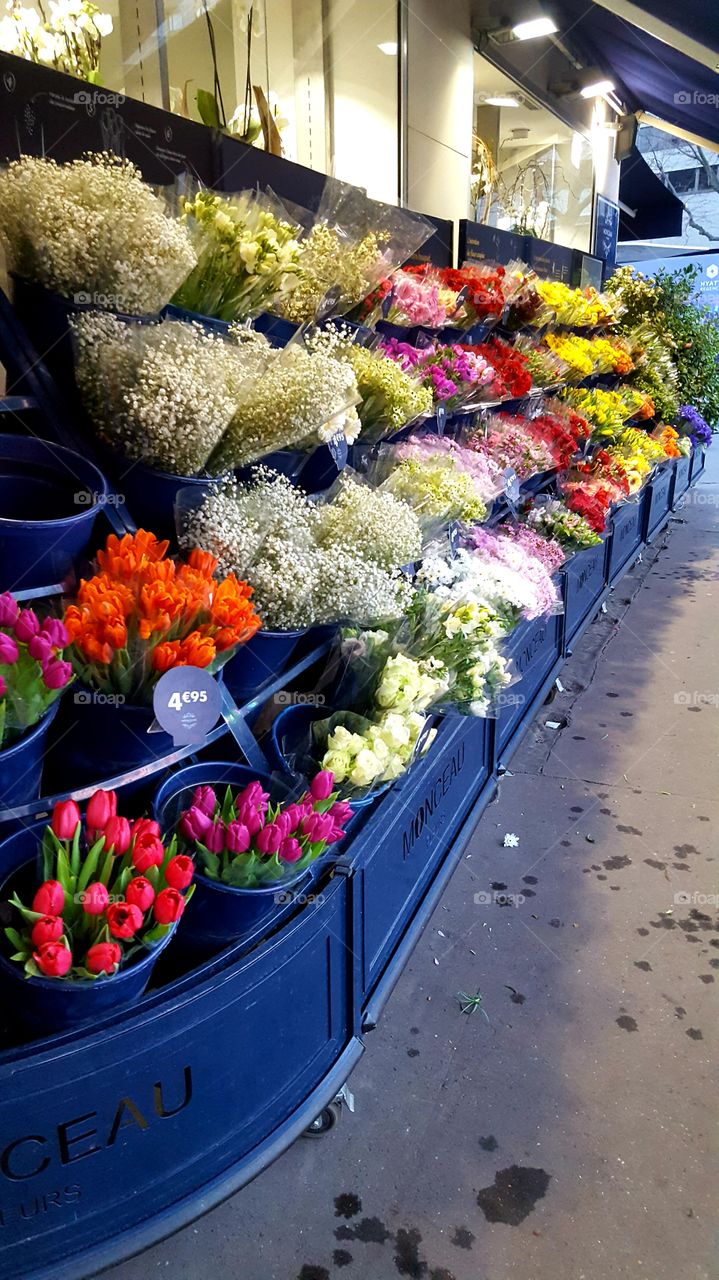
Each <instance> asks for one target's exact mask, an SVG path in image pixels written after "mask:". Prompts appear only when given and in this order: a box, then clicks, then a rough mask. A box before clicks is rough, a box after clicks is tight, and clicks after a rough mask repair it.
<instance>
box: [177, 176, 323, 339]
mask: <svg viewBox="0 0 719 1280" xmlns="http://www.w3.org/2000/svg"><path fill="white" fill-rule="evenodd" d="M180 208H181V213H182V218H181V220H182V222H183V223H184V224H185V225H186V226H187V228H188V230H189V232H190V239H191V242H192V245H193V248H194V250H195V253H196V255H197V266H196V267H194V268H193V270H192V271H191V272H190V274H189V276H188V277H187V279H186V280H185V281H184V282H183V283H182V284H181V285H180V287H179V289H178V290H177V292H176V293H175V295H174V297H173V299H172V301H173V303H174V304H175V305H176V306H179V307H185V308H186V309H187V310H188V311H193V312H199V313H201V314H202V315H206V316H215V317H216V318H217V319H219V320H227V321H236V320H245V319H247V318H248V317H250V316H255V315H257V314H258V313H259V312H260V311H270V310H272V308H273V305H274V304H275V303H278V304H279V305H280V306H281V305H282V299H284V298H285V297H287V296H288V295H289V294H290V293H291V291H292V288H293V287H294V285H295V283H296V279H297V263H298V258H299V244H298V240H297V234H298V232H299V230H300V228H299V227H298V226H297V225H296V224H295V223H292V222H290V221H289V218H288V217H287V216H282V215H283V213H284V211H283V210H282V209H281V207H280V206H278V204H277V202H276V201H274V200H272V199H271V198H270V197H269V196H266V195H262V194H261V193H259V192H254V191H243V192H240V193H239V195H236V196H230V197H225V196H220V195H217V193H216V192H214V191H198V192H197V194H196V195H195V196H194V198H192V199H188V198H186V197H183V198H181V200H180Z"/></svg>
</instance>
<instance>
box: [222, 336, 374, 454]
mask: <svg viewBox="0 0 719 1280" xmlns="http://www.w3.org/2000/svg"><path fill="white" fill-rule="evenodd" d="M359 398H360V396H359V391H358V390H357V382H356V379H355V375H354V371H353V370H352V368H351V366H350V365H348V364H347V363H346V362H345V361H343V360H337V359H336V358H335V357H334V356H332V355H330V354H328V353H327V352H325V351H321V350H318V351H313V350H311V349H310V348H309V347H308V346H307V344H306V342H305V341H304V339H303V338H298V339H296V340H293V341H292V342H290V343H289V344H288V345H287V346H286V347H285V348H284V349H283V350H282V351H280V352H279V353H278V354H277V355H276V356H275V358H274V359H273V360H272V362H271V363H270V364H269V365H268V366H267V367H266V369H265V370H264V372H263V373H262V374H261V375H260V376H259V377H258V378H257V379H251V380H248V381H247V382H246V383H245V384H244V386H243V389H242V395H241V397H240V399H239V402H238V405H237V408H236V411H235V414H234V416H233V419H232V422H231V423H230V426H229V428H228V430H227V432H226V433H225V435H224V437H223V439H222V441H221V442H220V444H219V445H218V447H217V449H216V450H215V452H214V453H213V455H212V458H211V459H210V468H211V470H213V471H214V472H215V473H217V472H220V471H223V470H228V469H229V468H230V467H242V466H247V465H248V464H249V463H251V462H256V461H258V459H260V458H263V457H265V456H266V455H267V454H270V453H274V452H275V451H276V450H279V449H288V448H292V447H294V448H299V449H309V450H311V449H314V448H316V447H317V445H318V444H328V443H329V442H330V441H332V440H335V439H340V440H341V439H344V440H346V442H347V443H348V444H352V443H353V441H354V440H356V438H357V435H358V434H359V431H360V426H361V424H360V420H359V417H358V415H357V408H356V406H357V404H358V402H359Z"/></svg>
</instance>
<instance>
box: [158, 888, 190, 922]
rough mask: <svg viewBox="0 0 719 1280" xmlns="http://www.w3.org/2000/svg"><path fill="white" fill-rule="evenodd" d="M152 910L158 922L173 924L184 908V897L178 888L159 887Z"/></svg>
mask: <svg viewBox="0 0 719 1280" xmlns="http://www.w3.org/2000/svg"><path fill="white" fill-rule="evenodd" d="M154 910H155V919H156V920H157V923H158V924H174V922H175V920H179V919H180V916H181V915H182V913H183V911H184V910H185V899H184V898H183V896H182V894H181V893H180V892H179V890H178V889H161V890H160V892H159V893H158V895H157V897H156V898H155V908H154Z"/></svg>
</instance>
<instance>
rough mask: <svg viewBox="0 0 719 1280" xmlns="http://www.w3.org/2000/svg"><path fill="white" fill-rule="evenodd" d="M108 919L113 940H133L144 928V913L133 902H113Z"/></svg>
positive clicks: (108, 912) (108, 911) (109, 908)
mask: <svg viewBox="0 0 719 1280" xmlns="http://www.w3.org/2000/svg"><path fill="white" fill-rule="evenodd" d="M106 918H107V927H108V929H109V930H110V933H111V934H112V936H113V938H131V937H132V936H133V935H134V934H135V933H137V930H138V929H141V928H142V912H141V911H140V908H139V907H136V906H134V904H133V903H132V902H111V903H110V905H109V907H108V908H107V912H106Z"/></svg>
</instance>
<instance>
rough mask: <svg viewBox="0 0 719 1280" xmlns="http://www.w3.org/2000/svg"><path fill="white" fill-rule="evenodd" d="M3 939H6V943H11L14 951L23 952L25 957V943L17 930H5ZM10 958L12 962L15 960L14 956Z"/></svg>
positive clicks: (26, 948) (26, 949)
mask: <svg viewBox="0 0 719 1280" xmlns="http://www.w3.org/2000/svg"><path fill="white" fill-rule="evenodd" d="M5 937H6V938H7V940H8V942H11V943H12V945H13V946H14V947H15V948H16V950H18V951H22V950H24V952H25V955H27V951H28V947H27V943H25V942H24V941H23V939H22V937H21V935H20V934H19V933H18V931H17V929H6V930H5ZM12 958H13V960H14V959H15V957H14V956H13V957H12ZM23 958H24V957H23Z"/></svg>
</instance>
